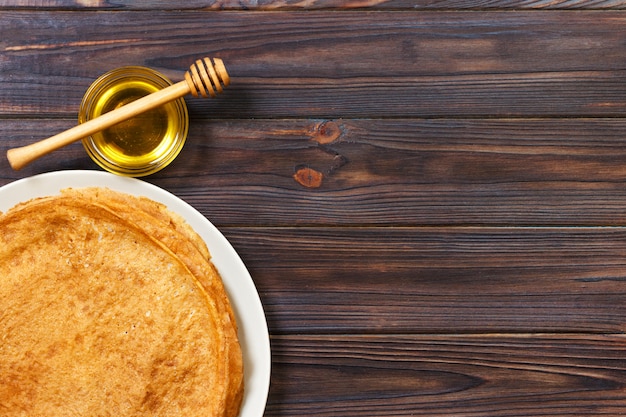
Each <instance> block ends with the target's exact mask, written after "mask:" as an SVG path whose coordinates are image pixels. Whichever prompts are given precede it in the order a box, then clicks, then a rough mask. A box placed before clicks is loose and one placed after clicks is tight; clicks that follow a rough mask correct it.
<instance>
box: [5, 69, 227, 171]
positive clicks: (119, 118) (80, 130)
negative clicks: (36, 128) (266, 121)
mask: <svg viewBox="0 0 626 417" xmlns="http://www.w3.org/2000/svg"><path fill="white" fill-rule="evenodd" d="M229 84H230V77H229V76H228V72H226V67H225V66H224V62H223V61H222V60H221V59H218V58H213V61H211V59H210V58H204V59H199V60H197V61H196V62H195V63H194V64H193V65H192V66H191V67H190V68H189V71H187V72H186V73H185V79H184V80H183V81H180V82H178V83H176V84H173V85H171V86H169V87H166V88H164V89H163V90H159V91H156V92H154V93H152V94H148V95H147V96H144V97H142V98H140V99H137V100H135V101H133V102H130V103H128V104H126V105H125V106H122V107H119V108H117V109H115V110H112V111H110V112H108V113H105V114H103V115H101V116H98V117H96V118H95V119H91V120H89V121H87V122H85V123H81V124H79V125H76V126H74V127H73V128H71V129H68V130H66V131H64V132H61V133H58V134H56V135H54V136H51V137H49V138H47V139H43V140H41V141H39V142H35V143H33V144H31V145H27V146H22V147H20V148H13V149H9V150H8V151H7V159H8V160H9V164H11V167H12V168H13V169H15V170H19V169H22V168H23V167H25V166H26V165H28V164H29V163H31V162H33V161H34V160H36V159H38V158H40V157H42V156H44V155H46V154H48V153H50V152H52V151H55V150H57V149H59V148H62V147H63V146H66V145H69V144H70V143H73V142H76V141H77V140H80V139H83V138H86V137H87V136H90V135H93V134H94V133H96V132H99V131H101V130H104V129H106V128H109V127H111V126H113V125H116V124H118V123H121V122H123V121H125V120H128V119H130V118H132V117H135V116H137V115H139V114H141V113H144V112H146V111H148V110H152V109H154V108H156V107H159V106H162V105H163V104H166V103H169V102H170V101H173V100H176V99H178V98H180V97H183V96H185V95H187V94H189V93H191V94H192V95H193V96H195V97H198V96H202V97H209V96H211V97H215V96H216V95H217V94H216V93H221V92H222V91H223V87H222V85H223V86H224V87H225V86H227V85H229Z"/></svg>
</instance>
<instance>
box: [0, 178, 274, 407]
mask: <svg viewBox="0 0 626 417" xmlns="http://www.w3.org/2000/svg"><path fill="white" fill-rule="evenodd" d="M83 187H107V188H109V189H111V190H115V191H119V192H125V193H127V194H131V195H135V196H145V197H148V198H150V199H152V200H154V201H157V202H159V203H162V204H164V205H165V206H166V207H167V208H168V209H169V210H171V211H173V212H175V213H177V214H179V215H180V216H182V217H183V218H184V219H185V220H186V221H187V223H189V224H190V225H191V226H192V228H193V229H194V230H195V231H196V232H197V233H198V234H199V235H200V237H201V238H202V239H203V240H204V241H205V243H206V245H207V246H208V248H209V251H210V252H211V256H212V259H211V260H212V262H213V264H214V265H215V267H216V268H217V270H218V271H219V272H220V275H221V276H222V280H223V282H224V286H225V287H226V291H227V293H228V296H229V299H230V302H231V304H232V307H233V310H234V313H235V317H236V318H237V325H238V333H239V339H240V343H241V345H242V346H241V347H242V352H243V360H244V397H243V402H242V407H241V411H240V413H239V417H262V416H263V415H264V413H265V408H266V405H267V399H268V395H269V385H270V375H271V350H270V340H269V330H268V326H267V318H266V316H265V312H264V309H263V305H262V303H261V299H260V296H259V293H258V290H257V289H256V286H255V284H254V281H253V280H252V277H251V275H250V273H249V271H248V269H247V268H246V266H245V264H244V263H243V260H242V259H241V257H240V256H239V254H238V253H237V252H236V251H235V249H234V247H233V246H232V244H231V243H230V242H229V241H228V240H227V239H226V237H225V236H224V235H223V234H222V232H221V231H220V230H219V229H218V228H217V227H216V226H215V225H213V223H211V221H210V220H209V219H208V218H206V216H204V215H203V214H202V213H200V212H199V211H198V210H196V209H195V208H194V207H193V206H191V204H189V203H187V202H186V201H185V200H183V199H182V198H180V197H178V196H176V195H175V194H173V193H171V192H169V191H167V190H165V189H163V188H161V187H159V186H157V185H155V184H152V183H149V182H147V181H144V180H143V179H139V178H132V177H123V176H119V175H115V174H111V173H109V172H104V171H94V170H63V171H52V172H46V173H41V174H36V175H33V176H29V177H25V178H20V179H17V180H14V181H12V182H9V183H7V184H5V185H3V186H0V213H3V212H6V211H7V210H9V209H10V208H11V207H13V206H15V205H16V204H19V203H21V202H25V201H28V200H30V199H32V198H37V197H45V196H49V195H58V194H59V192H60V191H61V190H62V189H64V188H83ZM235 287H236V288H235Z"/></svg>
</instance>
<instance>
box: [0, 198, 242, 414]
mask: <svg viewBox="0 0 626 417" xmlns="http://www.w3.org/2000/svg"><path fill="white" fill-rule="evenodd" d="M0 375H1V376H2V378H0V414H1V415H3V416H58V415H64V416H109V415H110V416H131V415H132V416H144V415H145V416H148V415H149V416H183V415H184V416H216V417H217V416H219V417H222V416H224V417H231V416H235V415H237V414H238V412H239V408H240V405H241V400H242V393H243V370H242V357H241V350H240V347H239V342H238V339H237V327H236V323H235V319H234V315H233V312H232V309H231V306H230V304H229V301H228V298H227V295H226V292H225V290H224V287H223V283H222V281H221V278H220V277H219V274H218V273H217V271H216V270H215V268H214V267H213V265H212V264H211V262H210V261H209V252H208V250H207V248H206V245H205V244H204V242H203V241H202V239H201V238H200V237H199V236H198V235H197V234H196V233H195V232H194V231H193V230H192V229H191V228H190V227H189V226H188V225H187V224H186V223H185V222H184V220H183V219H182V218H180V217H179V216H178V215H176V214H174V213H171V212H169V211H168V210H167V209H166V208H165V207H164V206H163V205H161V204H158V203H156V202H154V201H151V200H149V199H146V198H137V197H133V196H130V195H126V194H121V193H118V192H114V191H111V190H107V189H100V188H89V189H76V190H65V191H64V192H63V193H62V194H61V195H60V196H53V197H45V198H40V199H35V200H31V201H29V202H27V203H23V204H20V205H18V206H17V207H15V208H13V209H11V210H9V212H7V213H6V214H4V215H2V216H0Z"/></svg>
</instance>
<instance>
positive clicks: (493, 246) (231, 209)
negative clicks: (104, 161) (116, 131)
mask: <svg viewBox="0 0 626 417" xmlns="http://www.w3.org/2000/svg"><path fill="white" fill-rule="evenodd" d="M622 8H626V1H624V0H616V1H612V0H598V1H594V0H581V1H576V0H574V1H562V2H559V1H542V0H536V1H534V0H530V1H524V0H493V1H491V0H487V1H474V2H472V1H465V0H417V1H405V0H396V1H393V0H392V1H387V2H385V1H382V2H378V1H374V0H371V1H368V0H364V1H356V2H340V1H338V0H321V1H308V2H307V1H305V2H298V1H291V0H286V1H265V2H256V1H246V0H244V1H241V2H237V1H224V2H219V1H216V2H211V1H199V0H196V1H186V2H181V3H179V2H166V1H158V0H151V1H142V2H132V1H127V0H111V1H92V2H90V1H69V0H49V1H34V0H30V1H29V0H7V1H0V152H1V154H2V158H4V154H5V152H6V150H7V149H9V148H11V147H15V146H22V145H26V144H28V143H31V142H33V141H36V140H38V139H42V138H44V137H47V136H50V135H52V134H54V133H57V132H59V131H61V130H64V129H66V128H69V127H71V126H73V125H74V124H75V119H76V115H77V111H78V106H79V103H80V100H81V97H82V95H83V93H84V92H85V90H86V89H87V87H88V86H89V84H90V83H91V82H92V81H93V80H94V79H95V78H97V77H98V76H99V75H100V74H102V73H103V72H105V71H107V70H110V69H113V68H117V67H120V66H124V65H133V64H134V65H145V66H149V67H152V68H155V69H157V70H159V71H161V72H163V73H165V74H166V75H168V76H169V77H170V78H172V79H174V80H176V81H178V80H180V79H182V76H183V73H184V71H185V70H186V69H187V68H188V66H189V65H190V64H191V63H192V62H193V61H194V60H195V59H196V58H198V57H202V56H206V55H208V56H218V57H221V58H223V59H224V61H225V62H226V64H227V67H228V69H229V72H230V74H231V76H232V85H231V87H230V88H229V89H228V90H227V91H226V92H225V93H224V94H223V95H222V96H221V97H220V98H219V99H217V100H201V99H193V98H189V99H188V100H187V104H188V107H189V110H190V115H191V126H190V133H189V137H188V142H187V145H186V147H185V149H184V150H183V152H182V154H181V155H180V157H179V158H178V159H177V160H176V161H175V162H174V163H173V164H172V165H171V166H170V167H168V168H167V169H165V170H163V171H161V172H159V173H157V174H155V175H153V176H149V177H146V178H145V180H146V181H148V182H151V183H154V184H156V185H158V186H160V187H162V188H164V189H166V190H168V191H170V192H172V193H174V194H175V195H177V196H179V197H180V198H182V199H184V200H185V201H187V202H189V203H190V204H191V205H193V206H194V207H195V208H196V209H197V210H199V211H200V212H201V213H202V214H204V215H205V216H206V217H207V218H208V219H209V220H210V221H211V222H213V223H214V224H215V225H216V226H217V227H218V228H219V229H220V230H221V231H222V232H223V233H224V234H225V235H226V237H227V238H228V239H229V240H230V242H231V243H232V244H233V246H234V247H235V249H236V250H237V251H238V253H239V254H240V256H241V257H242V259H243V261H244V262H245V264H246V265H247V267H248V269H249V271H250V273H251V275H252V277H253V279H254V282H255V284H256V286H257V289H258V291H259V294H260V297H261V301H262V302H263V305H264V308H265V311H266V315H267V320H268V325H269V329H270V334H271V346H272V367H273V369H272V377H271V388H270V393H269V398H268V404H267V409H266V413H265V414H266V415H267V416H303V415H316V416H388V415H406V416H409V415H412V416H413V415H424V416H439V415H463V416H556V415H568V416H581V415H620V414H621V415H625V414H626V338H625V335H624V331H625V330H626V324H625V322H626V11H621V10H620V9H622ZM67 169H93V170H96V169H98V168H97V167H96V166H95V165H94V163H93V162H92V161H91V160H90V159H89V158H88V157H87V155H86V154H85V152H84V151H83V149H82V146H81V145H80V144H74V145H71V146H69V147H67V148H65V149H63V150H61V151H58V152H56V153H54V154H53V155H49V156H47V157H45V158H43V159H41V160H39V161H37V162H35V163H34V164H32V165H30V166H28V167H27V168H25V169H23V170H22V171H19V172H15V171H13V170H12V169H11V168H10V167H9V165H8V163H7V162H6V159H5V160H4V161H3V162H0V185H4V184H7V183H10V182H12V181H14V180H16V179H19V178H24V177H27V176H31V175H34V174H38V173H43V172H49V171H56V170H67ZM1 377H2V376H1V375H0V378H1Z"/></svg>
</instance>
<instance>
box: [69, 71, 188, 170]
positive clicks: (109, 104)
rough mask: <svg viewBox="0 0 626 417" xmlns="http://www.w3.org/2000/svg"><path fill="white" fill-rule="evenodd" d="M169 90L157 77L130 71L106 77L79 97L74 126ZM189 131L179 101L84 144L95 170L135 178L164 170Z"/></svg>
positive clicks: (165, 81) (183, 106)
mask: <svg viewBox="0 0 626 417" xmlns="http://www.w3.org/2000/svg"><path fill="white" fill-rule="evenodd" d="M170 85H172V82H171V81H170V80H169V79H168V78H166V77H165V76H164V75H162V74H160V73H159V72H157V71H155V70H152V69H150V68H146V67H139V66H129V67H122V68H118V69H115V70H112V71H109V72H107V73H106V74H103V75H102V76H100V77H99V78H98V79H97V80H96V81H94V82H93V83H92V84H91V86H90V87H89V89H88V90H87V92H86V93H85V95H84V97H83V101H82V103H81V105H80V110H79V113H78V122H79V123H84V122H86V121H88V120H91V119H94V118H96V117H98V116H100V115H101V114H104V113H106V112H108V111H111V110H114V109H116V108H118V107H121V106H123V105H125V104H127V103H130V102H131V101H134V100H136V99H138V98H140V97H143V96H146V95H148V94H151V93H154V92H155V91H158V90H161V89H163V88H165V87H168V86H170ZM188 129H189V115H188V113H187V106H186V104H185V100H184V99H183V98H182V97H181V98H179V99H176V100H174V101H171V102H169V103H167V104H164V105H163V106H160V107H157V108H155V109H153V110H148V111H147V112H145V113H142V114H140V115H138V116H135V117H133V118H131V119H128V120H126V121H124V122H121V123H118V124H117V125H114V126H111V127H110V128H107V129H105V130H103V131H101V132H97V133H94V134H93V135H91V136H89V137H87V138H84V139H83V141H82V142H83V146H84V147H85V150H86V151H87V153H88V154H89V156H90V157H91V159H93V160H94V162H96V163H97V164H98V165H99V166H100V167H102V168H104V169H105V170H107V171H109V172H112V173H114V174H118V175H124V176H129V177H140V176H145V175H149V174H153V173H155V172H157V171H159V170H161V169H163V168H165V167H166V166H167V165H168V164H169V163H170V162H172V161H173V160H174V158H176V156H177V155H178V154H179V153H180V151H181V149H182V148H183V145H184V144H185V140H186V138H187V131H188Z"/></svg>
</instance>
